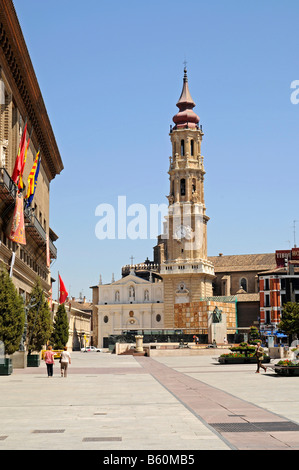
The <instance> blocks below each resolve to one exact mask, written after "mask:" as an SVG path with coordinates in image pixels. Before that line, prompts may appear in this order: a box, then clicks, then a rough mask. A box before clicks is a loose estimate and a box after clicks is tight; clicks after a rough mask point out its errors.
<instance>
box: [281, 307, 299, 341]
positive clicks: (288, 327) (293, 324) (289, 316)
mask: <svg viewBox="0 0 299 470" xmlns="http://www.w3.org/2000/svg"><path fill="white" fill-rule="evenodd" d="M278 329H279V330H280V331H282V332H284V333H286V334H287V335H294V334H297V335H299V304H298V303H296V302H288V303H286V304H285V305H284V308H283V311H282V314H281V318H280V323H279V325H278Z"/></svg>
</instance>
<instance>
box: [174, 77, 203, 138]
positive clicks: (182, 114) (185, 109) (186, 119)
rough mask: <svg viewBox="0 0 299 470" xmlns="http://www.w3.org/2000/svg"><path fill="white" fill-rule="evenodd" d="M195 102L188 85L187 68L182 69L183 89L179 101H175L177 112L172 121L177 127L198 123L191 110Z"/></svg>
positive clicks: (197, 118) (195, 115)
mask: <svg viewBox="0 0 299 470" xmlns="http://www.w3.org/2000/svg"><path fill="white" fill-rule="evenodd" d="M194 106H195V103H194V101H193V99H192V98H191V94H190V91H189V85H188V77H187V69H186V68H185V69H184V83H183V90H182V93H181V96H180V99H179V101H178V102H177V107H178V108H179V112H178V113H177V114H176V115H175V116H174V117H173V122H174V123H175V124H176V127H177V128H178V129H181V128H186V127H189V128H195V127H197V125H198V123H199V117H198V116H197V114H195V112H194V111H193V108H194Z"/></svg>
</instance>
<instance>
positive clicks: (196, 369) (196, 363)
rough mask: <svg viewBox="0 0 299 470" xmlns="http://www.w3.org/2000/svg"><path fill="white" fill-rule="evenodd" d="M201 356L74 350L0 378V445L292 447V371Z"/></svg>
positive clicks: (295, 402)
mask: <svg viewBox="0 0 299 470" xmlns="http://www.w3.org/2000/svg"><path fill="white" fill-rule="evenodd" d="M216 356H217V352H216V351H211V354H210V355H208V356H206V355H205V356H201V355H198V356H190V357H186V356H185V357H158V358H148V357H137V356H134V357H133V356H117V355H114V354H109V353H81V352H75V353H72V364H71V366H70V368H69V375H68V377H67V378H61V377H60V371H59V363H58V362H57V363H56V364H55V367H54V376H53V377H50V378H48V377H47V374H46V366H45V364H44V363H41V366H40V367H38V368H26V369H15V370H14V371H13V373H12V375H10V376H0V396H1V404H0V407H1V410H0V413H1V415H0V416H1V419H0V450H25V449H26V450H46V449H53V450H59V449H63V450H104V451H110V450H111V451H113V450H115V451H116V450H118V451H128V450H136V451H137V450H144V451H145V450H148V451H149V450H152V451H154V450H156V451H158V450H165V451H172V450H173V451H184V450H186V451H201V450H247V449H248V450H298V449H299V393H298V389H299V377H281V376H278V375H276V374H275V373H274V371H273V370H271V369H268V371H267V373H266V374H265V373H264V372H261V373H260V374H256V373H255V370H256V366H255V365H254V364H253V365H252V364H239V365H220V364H219V363H218V362H217V361H216V360H215V357H216Z"/></svg>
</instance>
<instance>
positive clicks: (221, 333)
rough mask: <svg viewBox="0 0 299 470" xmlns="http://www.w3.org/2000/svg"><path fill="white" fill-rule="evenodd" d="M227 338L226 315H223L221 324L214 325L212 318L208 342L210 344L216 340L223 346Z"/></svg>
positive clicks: (209, 325)
mask: <svg viewBox="0 0 299 470" xmlns="http://www.w3.org/2000/svg"><path fill="white" fill-rule="evenodd" d="M226 337H227V325H226V315H225V314H222V321H221V322H220V323H213V321H212V318H211V319H210V321H209V324H208V341H209V343H210V344H212V343H213V341H214V340H215V341H216V343H217V344H223V343H224V338H226Z"/></svg>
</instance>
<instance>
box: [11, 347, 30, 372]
mask: <svg viewBox="0 0 299 470" xmlns="http://www.w3.org/2000/svg"><path fill="white" fill-rule="evenodd" d="M11 359H12V367H13V369H25V368H26V367H27V353H26V352H25V351H17V352H15V353H14V354H13V355H12V356H11Z"/></svg>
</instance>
